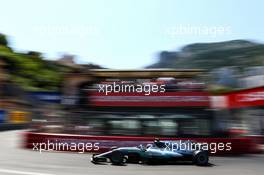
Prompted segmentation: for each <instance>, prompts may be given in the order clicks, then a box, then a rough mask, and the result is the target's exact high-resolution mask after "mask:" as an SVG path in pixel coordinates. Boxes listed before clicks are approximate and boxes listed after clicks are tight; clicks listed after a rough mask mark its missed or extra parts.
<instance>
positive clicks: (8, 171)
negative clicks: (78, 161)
mask: <svg viewBox="0 0 264 175" xmlns="http://www.w3.org/2000/svg"><path fill="white" fill-rule="evenodd" d="M0 173H8V174H22V175H55V174H47V173H38V172H28V171H18V170H10V169H1V168H0Z"/></svg>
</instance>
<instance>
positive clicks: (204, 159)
mask: <svg viewBox="0 0 264 175" xmlns="http://www.w3.org/2000/svg"><path fill="white" fill-rule="evenodd" d="M194 161H195V163H196V165H199V166H205V165H208V161H209V157H208V153H207V152H199V153H197V154H196V155H195V157H194Z"/></svg>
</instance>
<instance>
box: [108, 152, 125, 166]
mask: <svg viewBox="0 0 264 175" xmlns="http://www.w3.org/2000/svg"><path fill="white" fill-rule="evenodd" d="M110 161H111V163H112V164H113V165H123V164H125V163H126V161H127V159H126V157H125V156H124V155H123V154H122V153H121V152H119V151H115V152H113V153H112V155H111V157H110Z"/></svg>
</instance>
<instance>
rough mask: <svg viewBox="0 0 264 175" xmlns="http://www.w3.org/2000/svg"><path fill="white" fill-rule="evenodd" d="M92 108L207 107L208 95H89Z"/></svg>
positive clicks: (96, 93) (188, 93)
mask: <svg viewBox="0 0 264 175" xmlns="http://www.w3.org/2000/svg"><path fill="white" fill-rule="evenodd" d="M89 99H90V104H91V105H92V106H120V107H121V106H134V107H136V106H140V107H144V106H145V107H195V106H197V107H208V106H209V95H208V92H204V91H197V92H195V91H192V92H164V93H162V92H157V93H151V94H150V95H146V94H145V93H136V92H133V93H128V92H119V93H114V92H111V93H108V94H107V95H106V94H105V93H100V92H92V93H90V94H89Z"/></svg>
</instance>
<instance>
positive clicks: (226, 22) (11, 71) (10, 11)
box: [0, 0, 264, 174]
mask: <svg viewBox="0 0 264 175" xmlns="http://www.w3.org/2000/svg"><path fill="white" fill-rule="evenodd" d="M263 6H264V3H263V2H262V1H261V0H253V1H242V0H232V1H230V0H229V1H228V0H223V1H209V0H198V1H190V0H187V1H179V0H165V1H162V0H152V1H151V0H143V1H139V0H135V1H132V0H124V1H121V0H111V1H106V0H105V1H104V0H99V1H95V0H88V1H84V0H77V1H71V0H70V1H67V2H66V1H62V0H56V1H51V0H45V1H42V0H40V1H33V0H24V1H14V0H10V1H4V0H0V9H1V10H0V130H1V131H6V130H20V129H24V130H23V135H22V134H21V133H22V131H15V132H13V131H9V132H3V133H0V135H1V134H2V135H1V136H0V137H1V138H3V139H2V140H1V144H5V143H6V142H5V139H7V137H8V138H9V137H11V138H12V139H15V140H17V139H19V140H22V141H21V142H19V143H17V144H15V145H16V149H18V152H19V154H17V155H20V156H21V157H22V158H21V159H23V160H25V162H27V159H28V158H26V157H25V156H24V154H25V152H23V151H26V150H23V149H21V148H17V147H21V145H22V147H24V148H31V147H32V142H33V141H35V142H38V141H43V140H45V139H47V138H49V136H50V135H51V134H55V135H56V134H58V135H57V136H56V139H58V140H59V139H60V136H61V135H63V136H65V137H66V138H67V136H69V135H71V136H73V138H74V136H75V135H78V137H77V136H76V138H74V139H75V142H81V141H83V140H85V139H86V141H87V140H88V141H89V139H91V138H89V137H92V136H104V137H107V140H111V139H112V140H113V141H116V140H118V136H124V137H123V139H125V140H126V139H127V141H129V139H131V137H130V136H133V144H136V141H137V140H140V139H152V138H155V137H160V138H171V139H178V138H185V139H198V140H199V139H205V141H207V142H211V141H212V140H211V139H214V138H216V139H226V140H225V141H230V142H234V145H235V147H234V149H235V150H234V152H231V154H237V153H239V154H240V155H241V154H248V153H250V154H252V153H254V155H251V156H253V159H254V161H253V162H254V163H253V164H254V166H256V167H254V168H253V167H248V168H249V169H250V171H249V172H248V173H255V174H257V173H260V172H261V167H260V166H259V167H258V163H255V162H259V160H260V162H261V161H263V159H264V158H263V157H262V155H261V152H262V148H263V144H264V44H263V43H264V35H263V32H262V31H263V28H264V24H263V23H262V22H261V21H262V16H263V9H262V7H263ZM113 83H115V84H118V85H141V86H143V87H144V86H147V85H164V87H165V92H164V93H161V92H160V93H150V95H147V96H146V95H145V94H144V93H138V92H118V93H117V92H111V93H110V94H108V95H106V94H104V93H100V92H99V87H100V85H113ZM25 130H26V131H27V134H24V131H25ZM14 133H15V134H14ZM43 133H44V134H43ZM34 134H39V135H34ZM25 135H26V136H25ZM40 135H41V136H42V137H43V138H41V139H40V137H41V136H40ZM43 135H45V136H43ZM80 135H81V136H80ZM80 137H81V139H82V140H78V138H80ZM38 138H39V140H38ZM64 139H65V138H64ZM236 139H237V140H236ZM239 139H242V140H239ZM32 140H33V141H32ZM102 141H103V140H102ZM243 141H245V142H243ZM118 142H119V141H118ZM238 142H239V143H238ZM124 143H125V142H124ZM124 143H123V144H122V143H121V142H120V143H119V144H120V145H124ZM111 144H112V145H111V146H113V145H114V146H115V145H117V146H118V144H117V143H115V142H113V143H111ZM130 144H131V143H130ZM238 145H239V146H238ZM108 147H109V145H108ZM5 149H7V148H5ZM105 149H107V146H105ZM3 150H4V149H3ZM7 150H8V151H12V149H11V148H10V150H9V149H7ZM8 151H7V152H8ZM27 151H28V150H27ZM0 152H6V151H2V150H0ZM29 154H30V153H29ZM61 154H64V153H61ZM34 156H35V157H36V155H35V154H34ZM254 156H257V158H256V157H254ZM258 156H260V157H258ZM54 157H56V158H55V159H56V160H58V161H61V159H62V158H61V155H58V154H57V153H54V154H53V155H52V156H50V157H48V158H47V159H48V160H49V159H52V158H54ZM73 157H74V158H75V159H77V156H74V155H73ZM78 158H79V157H78ZM255 158H256V159H257V160H255ZM36 159H37V158H36ZM40 159H41V158H40ZM225 159H227V160H225ZM225 159H224V160H222V159H220V160H218V159H216V162H219V164H222V165H223V164H224V162H225V161H228V160H229V161H230V160H231V159H232V158H230V159H228V158H225ZM19 160H20V159H19ZM17 161H18V159H17V158H16V157H12V158H10V162H9V163H6V164H7V165H6V167H8V168H6V167H5V168H2V167H1V166H0V173H2V174H5V173H9V174H10V173H11V174H12V173H13V174H19V173H20V174H23V171H24V169H23V168H24V167H27V166H29V165H32V167H33V168H31V169H26V170H25V171H26V172H28V173H26V174H30V172H31V171H32V170H33V172H34V171H35V170H36V169H34V167H38V165H35V164H34V163H32V162H35V160H33V159H32V160H31V161H32V162H31V163H30V161H29V162H28V163H25V164H23V165H21V172H20V171H16V170H10V167H11V169H12V168H13V166H12V163H14V162H17ZM45 161H46V160H45ZM232 161H233V160H231V162H232ZM235 161H236V162H240V161H242V163H241V165H240V163H238V164H237V167H242V164H243V163H245V162H244V158H243V157H239V159H238V161H237V160H235ZM250 161H251V163H252V160H250ZM77 162H78V161H77ZM245 164H247V163H245ZM249 164H250V163H249ZM33 165H34V166H33ZM59 166H62V165H57V168H58V167H59ZM84 166H85V165H84ZM43 167H50V165H46V166H45V164H44V165H43ZM47 169H48V170H49V171H48V172H50V173H51V174H52V173H54V172H56V174H59V172H57V170H56V171H55V170H54V171H53V169H52V168H47ZM168 170H170V168H169V169H168ZM262 170H263V168H262ZM41 171H43V170H41ZM85 171H88V170H86V169H84V170H82V169H81V170H80V171H78V172H77V171H76V172H75V173H74V172H72V173H71V172H68V173H69V174H78V173H79V174H82V173H84V172H85ZM171 171H172V170H171ZM171 171H168V172H171ZM182 171H185V169H184V168H183V170H182ZM231 171H234V169H232V167H231V168H230V172H231ZM44 172H45V171H44ZM205 172H206V171H201V173H205ZM218 172H219V173H222V172H221V170H219V169H218ZM31 173H32V172H31ZM208 173H209V172H208ZM24 174H25V173H24ZM33 174H34V173H33ZM146 174H147V172H146Z"/></svg>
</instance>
